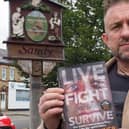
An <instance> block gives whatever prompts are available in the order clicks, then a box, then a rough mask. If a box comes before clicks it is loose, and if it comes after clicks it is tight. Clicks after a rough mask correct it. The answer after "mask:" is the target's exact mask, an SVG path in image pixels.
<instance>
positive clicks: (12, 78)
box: [10, 68, 15, 80]
mask: <svg viewBox="0 0 129 129" xmlns="http://www.w3.org/2000/svg"><path fill="white" fill-rule="evenodd" d="M14 72H15V71H14V68H10V80H14Z"/></svg>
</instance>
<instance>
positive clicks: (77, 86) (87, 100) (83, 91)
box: [58, 62, 117, 129]
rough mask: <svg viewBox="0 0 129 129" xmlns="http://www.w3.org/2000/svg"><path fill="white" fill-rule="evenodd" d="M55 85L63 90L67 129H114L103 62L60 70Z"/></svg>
mask: <svg viewBox="0 0 129 129" xmlns="http://www.w3.org/2000/svg"><path fill="white" fill-rule="evenodd" d="M58 82H59V86H60V87H62V88H64V90H65V104H64V116H65V120H66V128H67V129H117V122H116V118H115V110H114V107H113V102H112V94H111V89H110V84H109V80H108V74H107V70H106V67H105V63H104V62H95V63H88V64H81V65H77V66H73V67H61V68H59V69H58Z"/></svg>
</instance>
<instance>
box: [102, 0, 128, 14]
mask: <svg viewBox="0 0 129 129" xmlns="http://www.w3.org/2000/svg"><path fill="white" fill-rule="evenodd" d="M119 2H129V0H103V7H104V15H105V14H106V13H107V10H108V9H109V8H110V7H112V6H113V5H115V4H117V3H119Z"/></svg>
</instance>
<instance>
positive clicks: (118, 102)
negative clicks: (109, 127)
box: [108, 64, 129, 127]
mask: <svg viewBox="0 0 129 129" xmlns="http://www.w3.org/2000/svg"><path fill="white" fill-rule="evenodd" d="M108 72H109V80H110V85H111V90H112V97H113V102H114V105H115V110H116V116H117V120H118V124H119V127H121V122H122V111H123V106H124V101H125V98H126V95H127V92H128V90H129V76H123V75H119V74H118V73H117V65H116V64H114V65H113V66H112V67H111V69H110V70H109V71H108Z"/></svg>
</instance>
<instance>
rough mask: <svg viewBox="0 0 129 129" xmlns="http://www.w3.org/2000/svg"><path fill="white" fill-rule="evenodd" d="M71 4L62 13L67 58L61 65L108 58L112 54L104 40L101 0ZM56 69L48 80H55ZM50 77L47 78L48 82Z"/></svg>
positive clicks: (87, 0)
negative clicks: (102, 35) (102, 37)
mask: <svg viewBox="0 0 129 129" xmlns="http://www.w3.org/2000/svg"><path fill="white" fill-rule="evenodd" d="M69 4H70V6H69V8H68V9H66V10H65V11H64V14H63V36H64V37H63V40H64V43H65V45H66V47H65V61H64V62H63V63H61V64H58V66H61V65H64V66H70V65H75V64H79V63H87V62H94V61H100V60H101V61H102V60H107V59H108V58H109V57H110V56H111V55H110V53H109V52H108V50H107V48H106V47H105V46H104V44H103V43H102V40H101V34H102V33H103V30H104V29H103V28H104V27H103V26H104V25H103V8H102V0H85V1H84V0H77V1H76V3H75V5H74V6H73V5H71V3H69ZM58 66H57V67H58ZM57 67H56V68H57ZM56 68H55V69H54V71H53V73H54V74H52V73H51V74H49V76H48V78H49V79H50V77H51V79H52V78H53V79H56V70H57V69H56ZM50 75H51V76H50ZM48 78H47V79H46V78H45V79H46V80H47V84H48V82H49V81H48ZM45 79H44V82H45ZM53 81H54V80H53Z"/></svg>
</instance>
